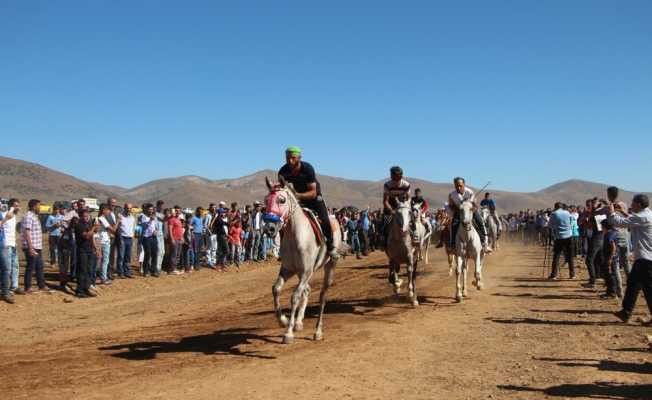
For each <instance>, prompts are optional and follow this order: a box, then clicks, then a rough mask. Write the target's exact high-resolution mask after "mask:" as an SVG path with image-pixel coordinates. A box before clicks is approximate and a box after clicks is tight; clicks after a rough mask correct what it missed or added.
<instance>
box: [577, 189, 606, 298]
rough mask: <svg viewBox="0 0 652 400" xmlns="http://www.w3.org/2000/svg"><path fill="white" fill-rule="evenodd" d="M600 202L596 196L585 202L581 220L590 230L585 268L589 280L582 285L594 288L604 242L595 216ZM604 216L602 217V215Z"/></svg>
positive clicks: (599, 211)
mask: <svg viewBox="0 0 652 400" xmlns="http://www.w3.org/2000/svg"><path fill="white" fill-rule="evenodd" d="M601 208H602V204H601V203H599V202H598V199H597V198H594V199H591V200H590V201H589V202H587V213H586V214H585V215H584V218H583V220H582V224H583V226H584V227H585V228H586V229H588V230H590V232H591V237H590V239H589V249H588V254H587V256H586V269H587V270H588V271H589V281H588V282H587V283H585V284H583V285H582V286H583V287H586V288H590V289H593V288H595V281H596V279H598V277H599V274H600V263H601V261H600V260H601V258H602V257H600V254H601V252H602V247H603V243H604V232H602V227H601V226H600V224H599V222H598V220H597V219H596V216H598V215H601V214H602V213H601V211H604V210H601ZM603 218H604V217H603Z"/></svg>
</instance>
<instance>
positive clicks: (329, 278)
mask: <svg viewBox="0 0 652 400" xmlns="http://www.w3.org/2000/svg"><path fill="white" fill-rule="evenodd" d="M332 283H333V265H332V264H331V263H330V262H329V263H327V264H326V265H325V266H324V283H323V285H322V287H321V292H320V293H319V318H318V319H317V328H316V329H315V340H321V339H322V338H323V337H324V334H323V332H322V329H323V327H324V309H325V308H326V292H327V291H328V288H329V287H330V286H331V284H332Z"/></svg>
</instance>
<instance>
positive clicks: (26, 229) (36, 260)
mask: <svg viewBox="0 0 652 400" xmlns="http://www.w3.org/2000/svg"><path fill="white" fill-rule="evenodd" d="M40 205H41V201H40V200H36V199H31V200H30V201H29V203H28V204H27V206H28V208H29V211H27V214H25V216H24V217H23V220H22V221H21V238H22V241H23V252H24V253H25V259H26V260H27V266H26V267H25V281H24V292H23V293H25V294H28V293H32V292H35V290H32V273H35V274H36V281H37V283H38V290H41V291H49V289H48V287H47V286H46V285H45V277H44V275H43V258H42V251H43V231H42V230H41V221H40V220H39V218H38V214H39V207H40Z"/></svg>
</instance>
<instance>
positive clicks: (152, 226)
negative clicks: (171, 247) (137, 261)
mask: <svg viewBox="0 0 652 400" xmlns="http://www.w3.org/2000/svg"><path fill="white" fill-rule="evenodd" d="M143 210H144V211H145V213H144V214H143V215H142V216H141V218H140V225H141V235H142V243H143V253H144V259H143V276H149V275H151V276H153V277H156V278H158V277H159V273H158V272H157V271H156V254H157V247H158V245H157V234H158V219H157V218H156V213H155V211H154V206H153V205H152V204H150V203H147V204H145V205H144V207H143Z"/></svg>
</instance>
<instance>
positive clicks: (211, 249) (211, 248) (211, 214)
mask: <svg viewBox="0 0 652 400" xmlns="http://www.w3.org/2000/svg"><path fill="white" fill-rule="evenodd" d="M216 216H217V206H215V203H210V204H209V205H208V212H207V213H206V215H204V218H203V221H202V234H203V235H204V237H206V238H207V240H206V244H207V247H208V250H207V251H206V263H207V264H208V266H209V267H210V268H213V267H215V263H216V257H217V237H216V236H215V234H213V232H211V229H210V227H211V225H212V222H213V219H214V218H215V217H216Z"/></svg>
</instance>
